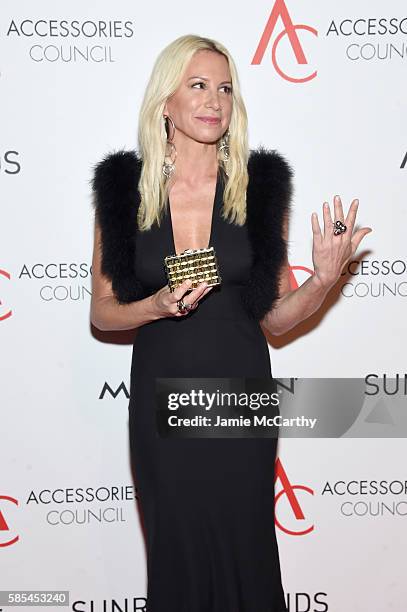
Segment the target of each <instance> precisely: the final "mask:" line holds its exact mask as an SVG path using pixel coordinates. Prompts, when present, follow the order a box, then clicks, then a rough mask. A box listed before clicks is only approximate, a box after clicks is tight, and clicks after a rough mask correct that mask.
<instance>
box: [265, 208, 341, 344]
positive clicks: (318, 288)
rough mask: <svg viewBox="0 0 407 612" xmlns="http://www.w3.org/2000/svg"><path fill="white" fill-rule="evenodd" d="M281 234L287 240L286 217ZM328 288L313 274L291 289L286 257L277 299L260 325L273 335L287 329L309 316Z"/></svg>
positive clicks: (320, 302)
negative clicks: (296, 287)
mask: <svg viewBox="0 0 407 612" xmlns="http://www.w3.org/2000/svg"><path fill="white" fill-rule="evenodd" d="M283 236H284V239H285V240H287V241H288V219H286V220H285V222H284V224H283ZM329 290H330V288H325V287H322V285H321V284H320V283H319V281H318V280H316V279H315V276H314V275H313V276H310V277H309V278H308V279H307V280H306V281H305V283H303V284H302V285H301V286H300V287H298V289H292V288H291V283H290V269H289V262H288V258H287V259H286V260H285V262H284V264H283V266H282V267H281V271H280V277H279V296H280V297H279V299H277V300H276V301H275V303H274V305H273V308H272V310H270V311H269V312H268V313H267V314H266V315H265V316H264V317H263V319H262V320H261V323H262V325H264V327H265V328H266V329H267V331H269V332H270V333H271V334H273V335H274V336H280V335H282V334H284V333H285V332H287V331H289V330H290V329H292V328H293V327H295V326H296V325H298V323H300V322H301V321H304V319H307V318H308V317H310V316H311V315H312V314H313V313H314V312H316V311H317V310H318V308H319V307H320V306H321V304H322V303H323V302H324V300H325V297H326V295H327V293H328V291H329Z"/></svg>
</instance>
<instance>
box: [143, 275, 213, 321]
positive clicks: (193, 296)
mask: <svg viewBox="0 0 407 612" xmlns="http://www.w3.org/2000/svg"><path fill="white" fill-rule="evenodd" d="M191 285H192V281H190V280H189V279H187V280H185V281H184V282H183V283H181V284H180V285H179V287H177V288H176V289H174V291H170V288H169V286H168V285H165V286H164V287H162V288H161V289H159V290H158V291H157V292H156V293H154V294H153V304H154V309H155V310H156V313H157V315H158V317H159V318H163V317H184V316H185V315H187V314H188V312H190V311H188V310H186V311H185V312H180V311H179V310H178V305H177V302H178V300H180V299H181V298H183V297H184V295H185V294H186V292H187V291H188V289H190V288H191ZM212 287H213V286H212V285H209V286H208V284H207V283H200V284H199V285H198V286H197V287H196V288H195V289H192V291H191V292H190V293H188V294H187V295H186V297H185V299H184V303H186V304H192V305H193V306H192V308H191V310H195V308H197V306H198V303H199V300H200V299H201V298H203V297H204V295H206V294H207V293H208V292H209V291H210V290H211V289H212Z"/></svg>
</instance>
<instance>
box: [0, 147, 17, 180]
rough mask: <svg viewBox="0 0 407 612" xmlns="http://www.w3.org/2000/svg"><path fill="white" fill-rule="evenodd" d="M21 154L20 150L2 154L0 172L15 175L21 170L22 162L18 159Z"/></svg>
mask: <svg viewBox="0 0 407 612" xmlns="http://www.w3.org/2000/svg"><path fill="white" fill-rule="evenodd" d="M19 155H20V154H19V152H18V151H12V150H10V151H5V152H4V153H2V154H1V156H0V174H7V175H11V176H14V175H16V174H19V173H20V172H21V164H20V162H19V161H18V159H16V157H18V156H19Z"/></svg>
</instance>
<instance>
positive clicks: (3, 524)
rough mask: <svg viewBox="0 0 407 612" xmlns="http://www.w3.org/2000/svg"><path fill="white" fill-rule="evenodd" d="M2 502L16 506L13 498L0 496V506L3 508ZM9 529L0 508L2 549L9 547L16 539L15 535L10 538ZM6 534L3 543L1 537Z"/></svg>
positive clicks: (0, 545)
mask: <svg viewBox="0 0 407 612" xmlns="http://www.w3.org/2000/svg"><path fill="white" fill-rule="evenodd" d="M4 502H10V503H12V504H15V505H16V506H18V501H17V500H16V499H15V498H14V497H9V496H8V495H0V504H1V505H2V506H3V505H4ZM9 532H10V527H9V526H8V523H7V521H6V519H5V518H4V515H3V513H2V511H1V507H0V538H1V540H0V548H1V547H4V546H11V545H12V544H15V543H16V542H17V541H18V539H19V536H18V535H16V536H14V537H10V533H9ZM4 534H6V536H7V539H5V540H4V541H3V537H2V536H3V535H4Z"/></svg>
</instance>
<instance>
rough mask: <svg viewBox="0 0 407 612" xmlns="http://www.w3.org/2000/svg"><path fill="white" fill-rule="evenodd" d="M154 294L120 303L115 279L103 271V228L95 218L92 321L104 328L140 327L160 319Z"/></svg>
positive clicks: (99, 327) (98, 326)
mask: <svg viewBox="0 0 407 612" xmlns="http://www.w3.org/2000/svg"><path fill="white" fill-rule="evenodd" d="M153 297H154V295H151V296H149V297H146V298H144V299H142V300H137V301H135V302H131V303H130V304H119V303H118V301H117V300H116V297H115V296H114V293H113V290H112V283H111V281H110V280H109V279H108V278H107V277H106V276H105V275H104V274H102V271H101V231H100V226H99V224H98V222H97V220H96V219H95V230H94V245H93V258H92V298H91V307H90V308H91V314H90V317H91V322H92V325H94V326H95V327H97V328H98V329H100V330H102V331H113V330H124V329H133V328H136V327H140V326H141V325H144V324H145V323H149V322H150V321H154V320H156V319H158V318H159V316H158V314H157V312H156V309H155V307H154V302H153Z"/></svg>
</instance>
